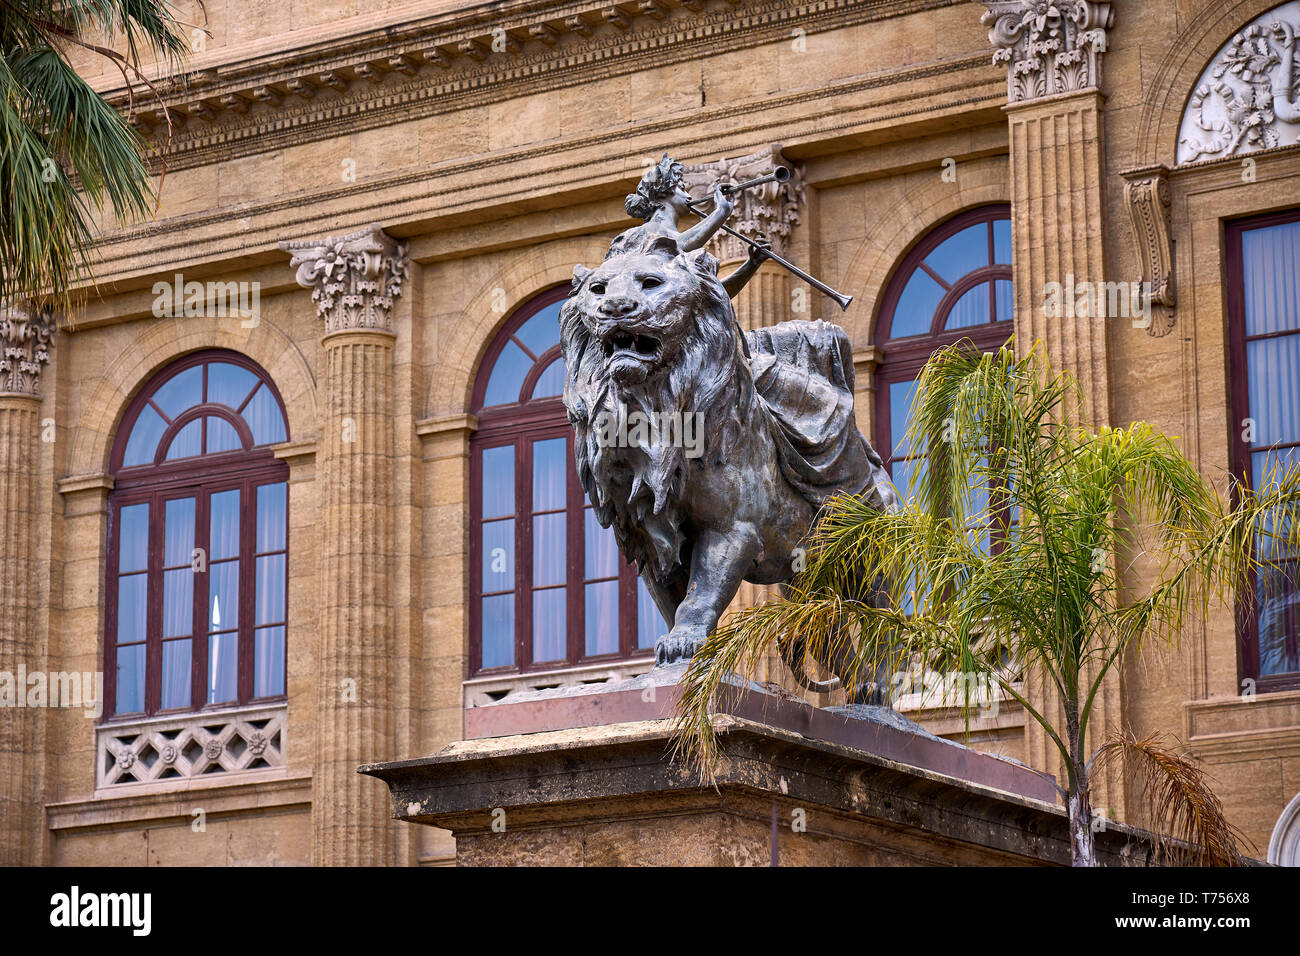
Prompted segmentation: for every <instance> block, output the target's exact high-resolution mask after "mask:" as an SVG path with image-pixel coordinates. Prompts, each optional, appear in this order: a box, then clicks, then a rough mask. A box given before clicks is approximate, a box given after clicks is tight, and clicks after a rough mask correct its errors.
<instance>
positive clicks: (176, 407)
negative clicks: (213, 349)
mask: <svg viewBox="0 0 1300 956" xmlns="http://www.w3.org/2000/svg"><path fill="white" fill-rule="evenodd" d="M202 401H203V366H202V365H195V366H194V367H193V368H187V369H186V370H185V371H183V372H179V373H177V374H176V375H173V376H172V377H171V378H169V379H168V380H167V381H166V382H165V383H164V384H163V385H162V386H160V387H159V389H158V391H156V392H154V393H153V402H154V404H155V405H157V406H158V407H159V408H161V409H162V410H163V414H164V415H166V416H167V417H168V418H171V419H175V418H176V417H177V416H179V415H180V414H181V412H183V411H185V410H186V409H187V408H193V407H194V406H195V405H198V404H199V403H200V402H202Z"/></svg>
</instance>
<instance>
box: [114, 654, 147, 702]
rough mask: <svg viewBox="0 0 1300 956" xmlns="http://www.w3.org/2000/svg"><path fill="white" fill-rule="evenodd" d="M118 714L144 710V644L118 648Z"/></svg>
mask: <svg viewBox="0 0 1300 956" xmlns="http://www.w3.org/2000/svg"><path fill="white" fill-rule="evenodd" d="M116 697H117V701H116V706H115V707H114V709H113V712H114V713H116V714H138V713H140V712H141V711H143V710H144V645H143V644H132V645H131V646H129V647H119V648H118V649H117V675H116Z"/></svg>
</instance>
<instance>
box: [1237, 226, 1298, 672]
mask: <svg viewBox="0 0 1300 956" xmlns="http://www.w3.org/2000/svg"><path fill="white" fill-rule="evenodd" d="M1227 260H1228V335H1229V338H1228V346H1229V347H1228V355H1229V365H1228V368H1229V375H1230V378H1231V385H1232V393H1231V400H1232V418H1231V420H1230V422H1229V425H1230V429H1231V430H1230V435H1231V439H1232V450H1233V456H1232V457H1233V469H1232V470H1233V472H1234V473H1235V474H1236V475H1238V476H1244V477H1245V480H1246V481H1247V482H1248V483H1249V484H1250V485H1251V487H1254V488H1258V489H1261V490H1263V489H1264V487H1265V485H1266V483H1267V482H1268V480H1269V477H1270V472H1271V471H1272V470H1273V469H1275V468H1276V469H1279V470H1282V469H1285V468H1286V467H1287V466H1288V465H1290V464H1291V463H1293V462H1294V461H1295V460H1296V458H1297V456H1300V278H1297V277H1298V276H1300V209H1292V210H1289V211H1287V212H1281V213H1270V214H1269V215H1266V216H1258V217H1253V218H1251V219H1247V220H1241V221H1237V222H1230V223H1228V227H1227ZM1257 546H1258V547H1259V549H1260V554H1259V558H1260V560H1261V561H1264V562H1266V566H1265V567H1264V568H1262V569H1261V570H1260V571H1259V572H1258V573H1257V575H1256V576H1255V580H1254V581H1252V582H1250V586H1251V587H1252V588H1253V591H1254V593H1253V594H1247V595H1243V599H1242V601H1241V603H1240V619H1241V623H1240V628H1239V630H1240V640H1241V664H1242V676H1243V677H1248V678H1251V679H1253V680H1255V681H1256V687H1257V689H1258V690H1260V691H1275V690H1292V689H1294V688H1296V687H1298V686H1300V556H1297V555H1295V554H1294V553H1289V552H1286V551H1284V550H1281V548H1280V546H1279V545H1278V544H1277V543H1276V542H1275V541H1273V540H1271V539H1268V538H1266V537H1264V536H1262V535H1261V536H1260V540H1259V543H1258V545H1257ZM1266 549H1267V550H1266Z"/></svg>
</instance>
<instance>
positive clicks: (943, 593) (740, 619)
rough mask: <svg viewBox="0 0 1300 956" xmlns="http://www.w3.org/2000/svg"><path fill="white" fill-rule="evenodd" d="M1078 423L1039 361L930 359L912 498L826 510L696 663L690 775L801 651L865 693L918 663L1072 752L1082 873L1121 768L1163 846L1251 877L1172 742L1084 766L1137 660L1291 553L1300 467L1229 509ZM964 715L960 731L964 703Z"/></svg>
mask: <svg viewBox="0 0 1300 956" xmlns="http://www.w3.org/2000/svg"><path fill="white" fill-rule="evenodd" d="M1081 414H1082V396H1081V393H1080V391H1079V389H1078V387H1077V384H1076V383H1075V382H1074V380H1073V379H1072V378H1070V377H1069V376H1068V375H1064V374H1062V375H1056V374H1053V373H1052V371H1051V369H1050V367H1049V366H1048V364H1047V362H1046V361H1045V359H1044V358H1043V357H1042V356H1041V355H1040V352H1039V349H1038V348H1037V347H1036V348H1035V349H1034V350H1033V351H1031V352H1030V353H1029V354H1028V355H1027V356H1025V357H1024V358H1022V359H1019V360H1017V359H1016V357H1015V355H1014V352H1013V351H1012V349H1011V347H1010V343H1008V346H1004V347H1003V348H1002V349H1001V350H1000V351H998V352H995V353H989V354H981V353H979V352H978V351H975V350H974V349H972V348H970V347H969V343H966V344H964V345H963V344H962V343H959V344H958V345H956V346H953V347H950V348H947V349H944V350H942V351H940V352H938V353H936V354H935V355H934V356H933V357H932V359H931V360H930V362H929V363H928V364H927V365H926V368H925V370H924V371H923V373H922V375H921V378H920V381H919V383H918V387H917V397H916V400H915V404H914V406H913V418H912V424H911V426H910V428H909V431H908V434H907V437H906V438H905V439H904V445H905V447H906V448H908V449H911V450H912V451H913V452H914V453H915V457H916V458H917V459H919V460H918V461H915V462H913V464H914V465H915V466H918V467H914V469H913V475H914V481H913V483H912V491H913V496H912V498H911V499H910V500H909V501H908V502H907V504H905V505H904V506H902V508H901V509H900V510H898V511H896V512H892V513H880V512H877V511H875V510H873V509H872V508H871V507H870V506H869V505H868V503H867V502H865V501H863V500H861V499H859V498H857V497H853V496H847V495H846V496H840V497H837V498H835V499H833V500H832V501H831V502H830V503H829V504H828V505H827V507H826V508H825V510H824V512H823V514H822V517H821V519H820V520H819V522H818V525H817V527H816V528H815V529H814V531H813V533H812V534H811V536H810V540H809V549H808V550H809V559H808V565H807V567H806V568H805V569H804V571H803V572H801V573H800V574H799V575H798V576H797V577H796V578H795V580H794V581H793V582H792V583H791V585H789V586H788V587H787V589H786V592H785V594H784V596H783V598H782V599H781V600H774V601H771V602H768V603H765V604H760V605H757V606H755V607H752V608H748V609H746V610H744V611H741V612H739V613H737V614H736V615H734V616H732V617H731V618H730V619H729V620H727V621H726V622H724V624H723V625H722V626H720V627H719V628H718V629H717V630H716V631H715V633H714V634H713V635H712V636H711V637H710V638H709V639H708V641H706V642H705V644H704V647H703V648H702V650H701V651H700V653H699V654H698V655H697V656H696V657H695V658H694V660H693V661H692V662H691V666H690V668H689V670H688V672H687V674H686V676H685V678H684V683H685V688H684V696H683V698H682V700H681V703H680V704H679V711H678V717H677V722H676V725H675V731H676V735H677V750H678V754H679V756H683V757H685V758H686V759H687V760H688V761H689V762H691V764H692V765H693V766H694V767H695V768H696V769H698V770H700V771H702V772H703V773H705V774H706V776H711V768H712V766H713V760H714V757H715V756H716V739H715V737H714V734H713V728H712V723H711V721H710V710H711V706H712V702H713V701H714V700H715V699H716V695H717V693H718V691H719V690H720V689H721V688H722V686H723V685H724V684H726V683H728V682H731V681H734V680H735V678H734V676H733V675H734V674H735V673H737V672H741V671H742V670H744V671H747V672H749V671H750V669H752V667H753V664H754V662H756V661H757V660H759V659H760V658H761V657H762V656H763V654H764V653H765V652H766V651H767V650H768V649H769V648H771V647H772V646H773V645H774V644H782V645H784V642H786V641H788V640H790V639H791V637H792V636H794V635H798V636H799V637H800V638H801V639H802V640H803V642H805V643H806V645H807V649H808V650H807V653H809V656H811V657H814V658H815V659H821V660H827V659H830V657H831V655H835V654H846V655H848V656H849V657H850V658H851V659H852V661H853V663H854V664H855V665H856V667H857V671H858V673H859V674H861V675H867V676H868V677H870V676H874V675H875V674H877V673H879V672H880V671H881V670H882V669H883V670H885V671H887V670H888V669H889V666H885V665H891V664H892V663H893V662H896V661H899V660H909V659H910V660H913V661H918V662H920V663H921V664H922V665H923V666H926V667H933V668H935V669H938V670H945V669H946V670H948V671H949V672H950V673H951V672H953V671H956V672H959V673H961V674H969V675H975V676H977V678H978V679H979V680H982V681H991V682H994V686H1000V688H1001V689H1002V691H1003V692H1004V693H1005V694H1006V695H1008V696H1009V697H1010V698H1012V699H1014V700H1015V701H1017V702H1018V703H1019V704H1020V705H1021V706H1022V707H1023V708H1024V709H1025V712H1026V714H1028V715H1029V717H1030V718H1031V719H1033V720H1034V721H1036V722H1037V723H1038V724H1039V725H1041V727H1042V728H1043V730H1044V732H1045V733H1046V735H1047V737H1048V739H1050V740H1051V741H1052V743H1053V744H1054V745H1055V747H1056V749H1057V751H1059V753H1060V757H1061V760H1062V762H1063V765H1064V767H1065V776H1066V786H1064V787H1060V786H1058V790H1059V791H1060V792H1061V795H1062V797H1063V799H1064V800H1065V802H1066V805H1067V807H1068V813H1069V824H1070V836H1071V855H1072V860H1073V862H1074V863H1075V865H1095V859H1096V858H1095V854H1094V848H1093V820H1092V810H1091V806H1090V801H1089V782H1090V779H1091V776H1092V774H1093V773H1094V772H1095V771H1096V770H1097V768H1098V766H1099V764H1101V763H1105V762H1110V761H1113V760H1119V759H1122V760H1123V761H1124V763H1125V765H1126V767H1127V769H1128V770H1129V771H1130V773H1131V774H1133V775H1135V776H1138V775H1141V776H1142V780H1143V784H1142V788H1141V792H1142V793H1144V794H1145V795H1146V796H1147V798H1148V801H1149V803H1150V806H1151V810H1152V814H1153V818H1154V819H1155V821H1156V826H1157V827H1158V829H1160V830H1163V831H1164V832H1165V837H1163V838H1162V844H1161V845H1162V846H1165V847H1169V846H1181V847H1183V849H1184V850H1185V851H1186V850H1187V849H1188V848H1189V847H1190V852H1192V853H1193V854H1194V857H1195V858H1196V859H1197V861H1198V862H1207V863H1230V862H1236V861H1238V860H1239V853H1240V850H1239V839H1240V837H1241V834H1240V831H1238V830H1237V829H1236V828H1235V827H1233V826H1231V825H1230V824H1228V823H1227V822H1226V820H1225V819H1224V817H1223V813H1222V807H1221V805H1220V804H1219V802H1218V800H1217V799H1215V797H1214V794H1213V793H1212V792H1211V791H1210V789H1209V787H1208V786H1207V785H1206V782H1205V778H1204V775H1203V774H1202V773H1201V772H1200V771H1199V769H1198V768H1197V767H1196V766H1195V765H1194V764H1192V763H1191V761H1190V760H1188V759H1187V758H1185V757H1183V756H1181V755H1180V754H1178V753H1177V752H1175V751H1174V750H1173V749H1171V748H1170V747H1169V746H1167V745H1165V744H1164V743H1163V741H1162V739H1161V738H1160V737H1159V736H1153V737H1146V738H1141V739H1139V738H1137V737H1135V736H1133V735H1130V734H1123V733H1118V734H1116V735H1115V736H1113V737H1111V738H1110V739H1109V740H1108V741H1107V742H1106V743H1105V744H1104V746H1102V747H1101V748H1100V749H1099V750H1098V751H1096V752H1094V753H1091V754H1089V753H1088V752H1087V751H1086V747H1085V741H1086V739H1087V737H1086V734H1087V730H1088V725H1089V722H1090V720H1091V719H1092V716H1093V705H1094V702H1095V701H1096V699H1097V694H1098V690H1099V688H1100V687H1101V686H1102V682H1103V680H1104V679H1105V677H1106V675H1107V674H1108V673H1110V672H1111V670H1112V669H1113V668H1114V667H1115V666H1116V664H1117V663H1118V662H1120V661H1121V660H1123V658H1124V656H1125V654H1126V653H1129V652H1137V651H1138V649H1139V648H1140V646H1141V644H1142V642H1143V641H1145V640H1152V639H1155V640H1157V641H1161V642H1174V641H1177V639H1178V636H1179V634H1180V632H1181V630H1182V628H1183V626H1184V624H1185V622H1186V621H1187V620H1188V618H1189V616H1190V615H1192V614H1196V613H1199V614H1205V613H1207V612H1208V610H1209V607H1210V605H1211V603H1212V602H1214V601H1216V600H1222V599H1231V597H1232V596H1233V595H1234V594H1235V593H1236V592H1237V591H1238V590H1239V589H1238V588H1237V585H1238V584H1239V583H1240V582H1244V581H1250V580H1253V579H1254V578H1253V575H1255V574H1257V573H1261V572H1262V573H1266V574H1267V573H1273V572H1276V571H1278V570H1280V569H1279V568H1278V565H1277V564H1276V563H1275V562H1274V560H1273V558H1272V557H1271V556H1272V555H1275V554H1277V553H1279V551H1281V552H1286V553H1290V554H1295V553H1296V552H1295V549H1296V545H1297V543H1298V542H1297V538H1298V537H1300V530H1298V529H1300V522H1297V521H1295V520H1292V519H1293V518H1294V516H1295V512H1296V509H1297V507H1300V468H1298V467H1295V466H1292V467H1291V468H1290V469H1288V470H1286V471H1285V473H1280V471H1279V470H1278V469H1277V468H1275V469H1273V471H1272V472H1271V473H1270V474H1269V475H1268V476H1267V478H1266V480H1265V481H1263V482H1261V486H1262V488H1263V489H1266V490H1262V491H1260V492H1253V491H1251V490H1250V489H1249V488H1248V487H1247V486H1246V485H1245V484H1244V482H1234V486H1233V494H1232V499H1233V500H1234V501H1235V504H1228V503H1225V501H1224V500H1223V499H1222V498H1221V497H1220V496H1219V495H1218V494H1217V493H1216V491H1215V490H1214V488H1213V487H1212V486H1211V485H1210V483H1209V482H1207V481H1206V480H1205V478H1203V477H1202V476H1201V474H1200V473H1199V472H1198V471H1197V470H1196V468H1195V467H1194V466H1193V465H1192V464H1191V462H1189V461H1188V460H1187V458H1185V457H1184V456H1183V455H1182V454H1181V453H1180V452H1179V450H1178V448H1177V446H1176V445H1175V443H1174V441H1173V439H1171V438H1169V437H1168V436H1166V435H1164V434H1163V433H1161V431H1160V430H1159V429H1157V428H1156V427H1154V426H1153V425H1150V424H1147V423H1145V422H1136V423H1134V424H1133V425H1132V426H1130V427H1128V428H1102V429H1100V430H1092V429H1090V428H1088V427H1085V426H1084V425H1082V424H1080V418H1079V416H1080V415H1081ZM1148 538H1150V539H1151V540H1149V541H1148V540H1147V539H1148ZM1138 556H1145V558H1146V559H1147V560H1152V561H1154V562H1155V564H1156V565H1157V566H1158V571H1157V573H1156V575H1155V578H1154V582H1153V583H1151V584H1150V585H1149V586H1146V587H1143V588H1141V589H1137V590H1135V589H1134V588H1132V587H1130V586H1128V585H1126V583H1125V581H1124V574H1123V572H1122V571H1121V569H1120V562H1121V561H1122V560H1129V559H1136V557H1138ZM862 582H875V584H876V586H883V589H884V591H885V592H886V593H887V594H889V595H891V596H892V598H893V601H892V606H889V607H876V606H874V604H876V603H883V602H879V601H876V602H873V601H871V600H868V599H863V595H864V593H868V596H869V591H870V590H871V589H870V588H867V589H864V588H863V586H862ZM1031 672H1032V673H1034V674H1036V675H1038V676H1039V677H1040V678H1041V680H1042V681H1043V682H1044V684H1045V685H1046V686H1047V687H1049V688H1051V689H1052V691H1054V693H1055V695H1057V696H1058V697H1059V700H1060V702H1061V705H1062V708H1061V709H1062V711H1063V713H1064V721H1063V726H1061V725H1059V724H1060V723H1061V721H1059V720H1058V721H1056V722H1053V720H1052V719H1050V718H1049V716H1047V715H1048V714H1049V713H1050V712H1051V711H1050V710H1049V709H1048V708H1046V707H1042V708H1041V710H1040V709H1039V708H1036V707H1035V706H1034V702H1033V701H1032V700H1031V699H1030V695H1027V694H1026V693H1025V692H1024V691H1023V690H1022V689H1021V685H1019V684H1018V683H1017V682H1016V681H1014V680H1012V679H1011V676H1014V675H1020V674H1027V673H1031ZM964 686H966V687H967V688H970V686H971V682H966V683H965V685H964ZM976 686H978V682H976ZM961 703H962V704H963V705H964V708H965V709H966V712H967V713H968V714H969V713H970V708H971V707H972V706H973V705H974V702H973V700H972V698H971V695H970V694H969V693H967V694H966V695H965V696H964V700H963V701H962V702H961ZM1040 707H1041V703H1040ZM1170 835H1172V836H1173V837H1178V838H1181V840H1171V839H1169V837H1170ZM1184 858H1185V857H1184Z"/></svg>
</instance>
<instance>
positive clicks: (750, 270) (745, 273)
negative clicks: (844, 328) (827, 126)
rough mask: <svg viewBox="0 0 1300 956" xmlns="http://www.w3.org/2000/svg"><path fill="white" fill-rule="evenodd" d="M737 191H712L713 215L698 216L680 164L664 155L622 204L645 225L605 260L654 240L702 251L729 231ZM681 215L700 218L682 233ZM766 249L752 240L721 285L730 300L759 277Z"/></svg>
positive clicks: (625, 235) (627, 235) (627, 234)
mask: <svg viewBox="0 0 1300 956" xmlns="http://www.w3.org/2000/svg"><path fill="white" fill-rule="evenodd" d="M787 176H788V174H787ZM736 191H737V190H736V187H734V186H729V185H727V184H725V183H719V184H717V185H715V186H714V187H713V196H712V197H711V198H712V201H713V209H712V210H710V211H709V213H708V214H707V215H704V214H703V213H700V212H698V211H697V210H696V209H695V206H696V203H695V202H693V201H692V200H691V197H690V195H688V194H687V192H686V190H685V189H683V188H682V164H681V163H679V162H677V161H676V160H674V159H672V158H671V157H670V156H669V155H668V154H667V153H664V156H663V159H661V160H660V161H659V163H658V164H657V165H655V166H653V167H651V168H650V169H649V170H647V171H646V174H645V175H644V176H642V177H641V182H639V183H638V184H637V187H636V192H634V193H632V194H631V195H629V196H628V197H627V200H626V202H624V204H623V205H624V208H625V209H627V214H628V215H629V216H634V217H635V218H637V219H640V220H641V221H642V223H643V225H640V226H633V227H632V228H631V229H628V230H626V231H625V232H623V233H622V234H620V235H619V236H618V238H616V239H615V240H614V241H613V242H612V243H611V244H610V247H609V253H608V254H607V255H606V256H605V258H607V259H608V258H609V257H610V256H612V255H617V254H619V253H623V252H627V251H628V250H630V249H632V248H634V247H640V246H644V245H645V244H646V243H647V242H649V241H650V240H652V239H654V238H656V237H658V236H671V237H672V238H673V239H676V240H677V245H678V248H680V249H681V251H682V252H694V251H695V250H696V249H702V248H703V247H704V244H705V243H707V242H708V241H709V240H710V239H711V238H712V237H713V234H714V233H716V232H718V231H719V230H720V229H726V228H727V227H726V222H727V218H728V217H729V216H730V215H731V214H732V212H733V211H734V210H735V204H734V203H733V202H732V200H731V194H732V193H733V192H736ZM684 213H691V214H693V215H697V216H701V217H702V218H701V219H700V221H699V222H697V223H696V224H695V225H693V226H691V227H690V228H689V229H686V230H683V229H682V228H681V226H680V220H681V217H682V215H683V214H684ZM768 249H769V244H768V241H767V240H766V239H757V240H751V244H750V246H749V258H748V259H746V260H745V261H744V263H742V264H741V266H740V268H738V269H736V271H735V272H733V273H731V275H729V276H727V277H726V278H724V279H722V286H723V288H724V289H726V290H727V295H728V296H729V297H730V298H733V299H734V298H735V297H736V295H737V293H739V292H740V290H741V289H743V288H744V287H745V283H746V282H748V281H749V280H750V278H752V277H753V275H754V273H755V272H757V271H758V268H759V266H761V265H762V264H763V260H764V259H767V258H769V257H770V253H769V252H768Z"/></svg>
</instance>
